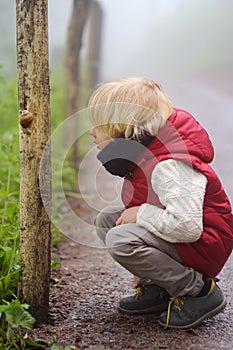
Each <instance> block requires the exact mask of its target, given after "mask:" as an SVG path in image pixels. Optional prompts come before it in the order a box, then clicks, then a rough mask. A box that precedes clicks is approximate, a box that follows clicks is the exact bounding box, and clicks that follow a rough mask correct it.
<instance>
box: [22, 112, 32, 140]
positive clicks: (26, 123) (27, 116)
mask: <svg viewBox="0 0 233 350" xmlns="http://www.w3.org/2000/svg"><path fill="white" fill-rule="evenodd" d="M33 119H34V116H33V114H32V113H31V112H29V111H28V110H27V109H25V110H23V111H21V112H20V116H19V124H20V125H21V127H22V130H23V132H24V133H25V134H31V130H30V126H31V123H32V121H33Z"/></svg>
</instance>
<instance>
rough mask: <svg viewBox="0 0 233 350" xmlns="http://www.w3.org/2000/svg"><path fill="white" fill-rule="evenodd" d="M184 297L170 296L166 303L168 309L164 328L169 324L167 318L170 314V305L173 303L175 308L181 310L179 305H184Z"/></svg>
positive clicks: (168, 318)
mask: <svg viewBox="0 0 233 350" xmlns="http://www.w3.org/2000/svg"><path fill="white" fill-rule="evenodd" d="M183 300H184V298H183V297H176V298H170V302H169V304H168V309H167V319H166V326H165V327H164V328H167V327H168V325H169V320H170V316H171V307H172V304H174V306H175V308H176V309H177V310H179V311H181V307H180V305H184V301H183Z"/></svg>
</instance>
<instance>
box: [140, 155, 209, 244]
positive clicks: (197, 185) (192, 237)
mask: <svg viewBox="0 0 233 350" xmlns="http://www.w3.org/2000/svg"><path fill="white" fill-rule="evenodd" d="M151 182H152V188H153V190H154V191H155V193H156V194H157V195H158V197H159V200H160V202H161V203H162V205H163V206H164V209H161V208H158V207H157V206H155V205H151V204H147V203H145V204H142V205H141V206H140V208H139V211H138V214H137V224H138V225H140V226H143V227H145V228H146V229H147V230H148V231H150V232H152V233H154V234H155V235H156V236H158V237H160V238H162V239H164V240H165V241H168V242H172V243H175V242H176V243H185V242H186V243H187V242H195V241H197V240H198V239H199V238H200V235H201V233H202V227H203V223H202V214H203V213H202V209H203V201H204V195H205V189H206V184H207V178H206V176H205V175H203V174H202V173H200V172H199V171H197V170H194V169H193V168H191V167H190V166H188V165H186V164H185V163H183V162H181V161H179V160H174V159H168V160H165V161H163V162H160V163H159V164H158V165H156V166H155V168H154V170H153V173H152V177H151Z"/></svg>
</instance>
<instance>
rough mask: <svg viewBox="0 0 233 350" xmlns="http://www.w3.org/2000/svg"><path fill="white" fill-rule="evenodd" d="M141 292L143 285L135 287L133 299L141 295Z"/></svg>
mask: <svg viewBox="0 0 233 350" xmlns="http://www.w3.org/2000/svg"><path fill="white" fill-rule="evenodd" d="M142 293H143V287H137V288H136V292H135V295H134V297H135V299H138V298H139V297H140V296H141V295H142Z"/></svg>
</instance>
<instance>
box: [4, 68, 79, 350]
mask: <svg viewBox="0 0 233 350" xmlns="http://www.w3.org/2000/svg"><path fill="white" fill-rule="evenodd" d="M61 77H62V75H61V73H60V71H59V70H54V71H52V72H51V116H52V118H51V119H52V123H51V124H52V129H53V130H54V129H55V128H56V127H57V126H58V125H59V124H60V123H61V122H62V120H63V88H62V87H63V80H62V78H61ZM0 116H1V133H0V349H29V348H30V349H32V348H35V347H37V348H44V346H45V344H43V345H40V342H39V341H32V340H30V339H28V338H27V337H25V334H26V331H27V330H29V329H31V328H32V327H33V324H34V322H35V319H34V318H33V317H32V316H31V315H30V314H29V312H28V311H27V309H28V305H24V304H21V303H20V302H19V300H18V299H17V288H18V282H19V277H20V247H19V241H20V233H19V190H20V174H19V136H18V107H17V85H16V77H15V78H12V79H9V80H6V79H3V78H2V76H1V71H0ZM73 175H74V172H73V171H72V170H71V167H70V166H68V167H67V171H66V173H64V177H65V178H66V182H67V184H68V183H69V190H74V189H73V188H72V183H73V184H74V183H75V181H74V180H73ZM70 186H71V187H70ZM52 232H53V238H52V244H53V245H55V244H57V243H58V241H59V240H60V234H59V233H58V232H57V231H56V229H55V228H52ZM51 266H52V267H53V266H57V262H56V261H52V264H51ZM55 345H56V344H54V345H53V346H55ZM58 348H59V347H58Z"/></svg>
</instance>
